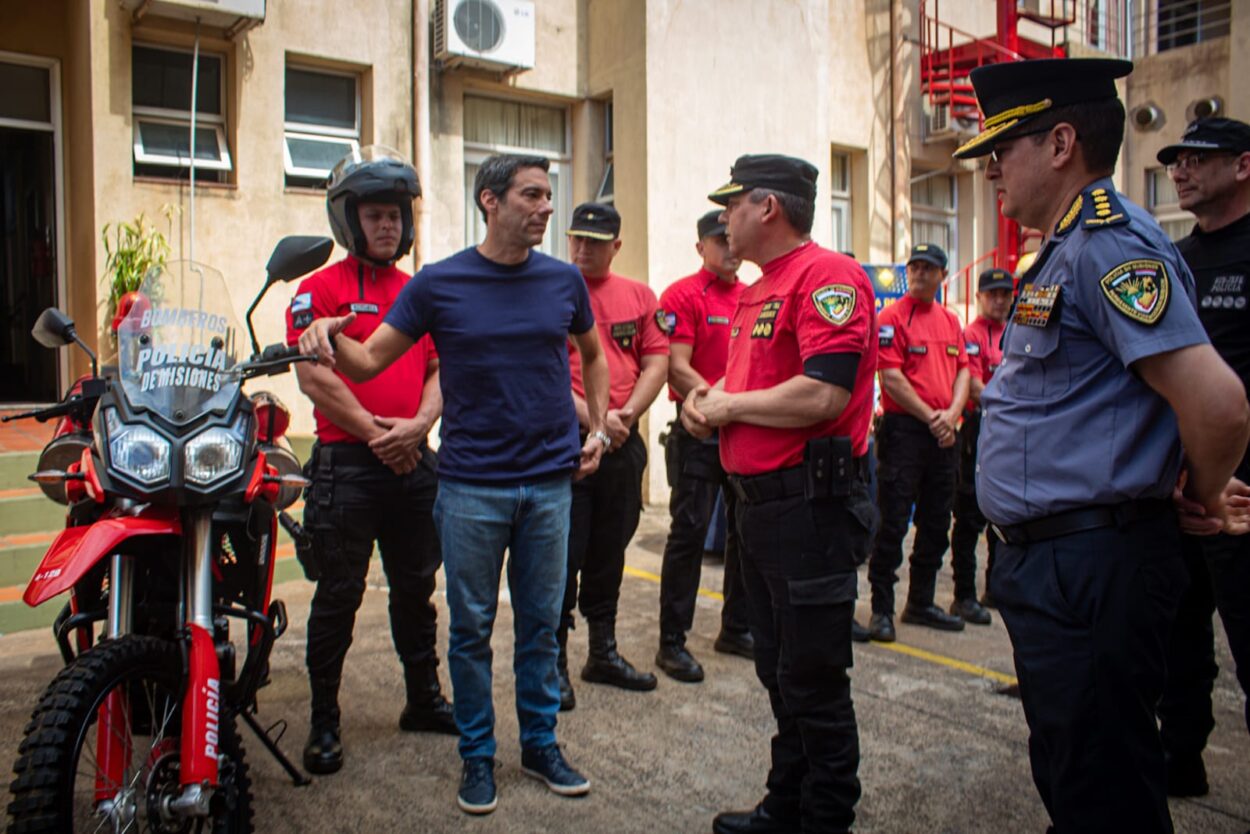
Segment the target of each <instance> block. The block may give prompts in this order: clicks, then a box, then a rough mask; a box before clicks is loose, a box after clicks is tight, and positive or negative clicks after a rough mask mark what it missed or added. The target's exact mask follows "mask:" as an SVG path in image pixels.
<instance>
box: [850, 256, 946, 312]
mask: <svg viewBox="0 0 1250 834" xmlns="http://www.w3.org/2000/svg"><path fill="white" fill-rule="evenodd" d="M860 266H861V267H863V270H864V272H866V273H867V274H868V280H869V281H871V282H872V291H873V293H874V294H875V295H876V296H877V312H878V313H880V312H881V311H882V310H884V309H885V308H886V307H887V306H889V305H891V304H893V303H894V302H895V301H898V300H899V299H900V298H902V297H903V296H905V295H907V265H906V264H860ZM942 292H943V290H939V291H938V294H937V299H936V300H937V301H938V302H939V303H941V301H942Z"/></svg>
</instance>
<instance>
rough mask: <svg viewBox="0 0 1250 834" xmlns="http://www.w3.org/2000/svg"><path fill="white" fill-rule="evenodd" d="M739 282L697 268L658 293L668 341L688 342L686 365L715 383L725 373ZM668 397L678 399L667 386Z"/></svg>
mask: <svg viewBox="0 0 1250 834" xmlns="http://www.w3.org/2000/svg"><path fill="white" fill-rule="evenodd" d="M742 290H743V284H742V282H741V281H734V282H733V283H732V284H731V283H729V282H728V281H722V280H721V279H720V278H718V277H717V276H716V273H714V272H711V271H709V270H708V269H700V270H699V271H698V272H696V273H695V274H694V275H687V276H686V277H685V278H682V279H681V280H679V281H675V282H673V283H672V284H670V285H669V287H668V289H666V290H664V292H663V293H661V294H660V309H661V310H662V311H663V314H664V326H665V328H666V329H667V330H668V339H669V341H670V342H679V343H681V344H686V345H691V347H692V350H691V353H690V367H692V368H694V370H695V371H696V372H698V374H699V376H701V377H703V378H704V379H706V380H707V382H708V385H715V384H716V383H717V382H719V381H720V378H721V377H723V376H724V375H725V362H726V361H727V360H728V358H729V326H730V322H732V321H733V315H734V310H736V309H738V299H739V298H740V297H741V296H742ZM668 398H669V399H670V400H672V401H673V402H681V399H682V398H681V397H679V396H677V392H676V391H674V390H673V386H671V385H670V386H669V387H668Z"/></svg>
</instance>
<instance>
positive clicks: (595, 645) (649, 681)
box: [582, 620, 655, 692]
mask: <svg viewBox="0 0 1250 834" xmlns="http://www.w3.org/2000/svg"><path fill="white" fill-rule="evenodd" d="M582 680H584V681H588V682H590V683H606V684H608V685H609V686H617V687H620V688H621V689H632V690H635V691H638V692H646V691H648V690H652V689H655V675H653V674H651V673H650V672H639V671H638V670H637V669H635V668H634V667H633V665H631V664H630V662H629V661H628V660H626V659H625V658H623V657H621V656H620V654H619V653H617V651H616V622H615V620H591V621H590V656H589V657H587V658H586V665H585V666H583V667H582Z"/></svg>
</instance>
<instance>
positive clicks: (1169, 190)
mask: <svg viewBox="0 0 1250 834" xmlns="http://www.w3.org/2000/svg"><path fill="white" fill-rule="evenodd" d="M1146 207H1147V208H1149V209H1150V213H1151V214H1153V215H1154V216H1155V220H1157V221H1158V222H1159V225H1160V226H1162V227H1163V231H1164V233H1166V234H1167V236H1168V238H1170V239H1171V240H1180V239H1181V238H1183V237H1185V236H1186V235H1188V234H1189V232H1190V231H1191V230H1192V229H1193V227H1194V216H1193V215H1192V214H1190V213H1189V212H1187V211H1184V210H1183V209H1182V208H1181V207H1180V197H1178V196H1177V195H1176V185H1175V184H1174V183H1173V182H1172V178H1171V177H1169V176H1168V172H1167V169H1166V168H1148V169H1146Z"/></svg>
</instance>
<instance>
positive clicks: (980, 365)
mask: <svg viewBox="0 0 1250 834" xmlns="http://www.w3.org/2000/svg"><path fill="white" fill-rule="evenodd" d="M1006 327H1007V323H1006V322H1001V321H994V320H993V319H991V318H986V317H985V316H977V318H976V320H974V321H973V322H972V324H969V325H968V326H967V327H965V328H964V349H965V350H967V352H968V373H969V374H971V375H972V377H973V378H975V379H979V380H981V382H982V383H985V384H988V383H989V381H990V378H991V377H992V376H994V372H995V371H997V370H998V366H999V365H1001V364H1003V348H1002V339H1003V330H1004V329H1006ZM966 410H969V411H972V410H975V406H974V405H973V403H972V399H971V398H969V400H968V409H966Z"/></svg>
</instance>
